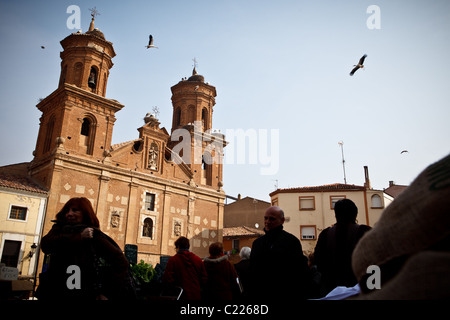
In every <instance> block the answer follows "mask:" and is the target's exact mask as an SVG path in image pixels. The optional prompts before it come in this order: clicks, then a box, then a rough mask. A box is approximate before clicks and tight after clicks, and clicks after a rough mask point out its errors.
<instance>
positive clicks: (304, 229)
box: [300, 226, 316, 240]
mask: <svg viewBox="0 0 450 320" xmlns="http://www.w3.org/2000/svg"><path fill="white" fill-rule="evenodd" d="M300 235H301V239H302V240H315V239H316V226H301V227H300Z"/></svg>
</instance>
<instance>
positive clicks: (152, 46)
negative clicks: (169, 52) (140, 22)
mask: <svg viewBox="0 0 450 320" xmlns="http://www.w3.org/2000/svg"><path fill="white" fill-rule="evenodd" d="M146 47H147V49H149V48H156V49H158V47H156V46H155V45H154V44H153V36H152V35H150V36H149V37H148V45H146Z"/></svg>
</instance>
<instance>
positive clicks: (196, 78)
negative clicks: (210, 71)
mask: <svg viewBox="0 0 450 320" xmlns="http://www.w3.org/2000/svg"><path fill="white" fill-rule="evenodd" d="M187 81H198V82H205V77H204V76H202V75H199V74H198V73H197V70H196V69H195V67H194V70H192V76H190V77H189V79H187Z"/></svg>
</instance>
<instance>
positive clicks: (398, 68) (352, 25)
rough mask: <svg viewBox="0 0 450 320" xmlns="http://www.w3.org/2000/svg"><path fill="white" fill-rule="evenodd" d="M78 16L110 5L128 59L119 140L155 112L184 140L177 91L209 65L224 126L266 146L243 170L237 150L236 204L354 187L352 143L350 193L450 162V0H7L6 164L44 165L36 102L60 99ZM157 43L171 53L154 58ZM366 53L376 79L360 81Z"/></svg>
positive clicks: (2, 114) (3, 59) (228, 182)
mask: <svg viewBox="0 0 450 320" xmlns="http://www.w3.org/2000/svg"><path fill="white" fill-rule="evenodd" d="M70 5H77V6H78V7H79V8H80V10H81V29H82V30H83V32H85V31H87V29H88V27H89V22H90V12H89V8H93V7H94V6H95V7H96V8H97V10H98V11H99V12H100V15H99V16H97V17H96V19H95V26H96V27H98V28H99V29H100V30H101V31H102V32H103V33H104V34H105V37H106V40H108V41H111V42H112V43H113V45H114V49H115V51H116V54H117V56H116V57H115V58H114V59H113V62H114V67H113V68H112V69H111V73H110V77H109V81H108V88H107V93H106V97H107V98H111V99H116V100H118V101H119V102H121V103H122V104H124V105H125V108H124V109H122V110H121V111H120V112H118V113H117V114H116V117H117V121H116V123H115V127H114V133H113V143H120V142H124V141H128V140H133V139H136V138H138V132H137V130H136V129H137V128H139V127H141V126H142V125H143V124H144V122H143V117H144V116H145V114H146V113H147V112H151V111H152V108H153V107H154V106H157V107H158V108H159V111H160V114H159V118H160V121H161V126H162V127H166V129H167V130H168V131H170V129H171V124H172V120H171V119H172V104H171V99H170V98H171V91H170V87H171V86H173V85H175V84H176V83H178V82H179V81H180V80H181V78H183V77H189V76H190V75H191V74H192V68H193V61H192V59H193V58H194V57H195V58H196V59H197V61H198V68H197V70H198V72H199V73H200V74H202V75H203V76H204V77H205V80H206V81H208V82H210V84H211V85H213V86H215V87H216V89H217V97H216V105H215V107H214V114H213V127H214V128H216V129H219V130H221V131H222V132H223V133H225V134H227V133H233V132H238V131H239V130H242V131H244V132H247V133H249V134H250V133H255V136H256V145H255V146H253V147H254V148H255V149H253V150H256V151H255V152H256V154H255V155H256V157H255V158H256V160H255V161H253V162H256V163H251V161H250V159H251V158H250V156H251V155H250V154H248V153H251V151H247V154H246V157H245V160H244V161H241V162H244V163H238V158H237V157H238V154H239V152H240V148H239V147H238V146H237V142H236V139H234V138H235V137H233V136H231V137H232V138H233V139H232V140H229V141H230V144H229V145H228V146H227V148H226V149H225V154H226V159H225V166H224V190H225V191H226V193H227V194H228V195H232V196H237V194H238V193H241V194H242V196H244V197H245V196H251V197H256V198H258V199H262V200H266V201H269V199H270V198H269V193H270V192H272V191H273V190H275V185H278V187H280V188H288V187H302V186H316V185H323V184H331V183H343V182H344V175H343V168H342V156H341V148H340V146H339V145H338V142H339V141H343V142H344V156H345V169H346V178H347V183H349V184H356V185H362V184H363V183H364V170H363V166H368V167H369V175H370V180H371V182H372V187H374V188H376V189H383V188H386V187H388V183H389V181H390V180H393V181H395V183H397V184H405V185H407V184H410V183H411V182H412V181H413V179H414V178H415V177H416V176H417V175H418V174H419V173H420V172H421V171H422V170H423V169H424V168H425V167H426V166H428V165H429V164H431V163H432V162H435V161H437V160H439V159H440V158H442V157H444V156H445V155H447V154H448V153H449V152H450V125H449V120H450V108H449V101H450V99H449V98H450V72H449V71H450V59H449V58H448V56H449V52H450V1H445V0H443V1H425V0H423V1H422V0H420V1H406V0H398V1H375V0H370V1H363V0H355V1H323V0H322V1H312V0H311V1H298V0H296V1H285V0H278V1H261V0H258V1H253V0H251V1H245V0H226V1H212V0H209V1H203V0H202V1H199V0H191V1H181V0H168V1H167V0H165V1H120V2H119V1H100V0H99V1H20V0H14V1H2V2H0V40H1V44H2V45H1V51H0V70H1V74H2V77H1V84H2V85H1V86H0V119H1V126H0V137H1V138H0V152H1V153H0V165H2V166H3V165H8V164H13V163H20V162H27V161H31V160H32V152H33V150H34V148H35V144H36V139H37V133H38V129H39V117H40V116H41V113H40V111H39V110H37V108H36V104H37V103H38V99H39V98H45V97H46V96H47V95H49V94H50V93H51V92H53V91H54V90H55V89H56V88H57V85H58V81H59V75H60V62H61V60H60V58H59V54H60V52H61V51H62V47H61V46H60V43H59V42H60V41H61V40H62V39H64V38H65V37H66V36H68V35H69V34H70V33H72V32H76V31H77V30H70V29H69V28H68V27H67V20H68V19H69V17H70V16H71V13H67V8H68V7H69V6H70ZM370 5H376V6H378V8H379V16H378V18H379V19H378V20H373V19H375V18H377V16H374V14H375V13H374V12H373V11H370V12H369V13H367V9H368V7H369V6H370ZM368 20H369V25H370V23H374V21H378V23H379V27H380V28H379V29H370V28H369V27H368V23H367V22H368ZM149 34H152V35H153V37H154V39H155V45H156V46H158V47H159V48H158V49H146V48H145V45H146V44H147V42H148V35H149ZM41 46H45V49H41ZM363 54H367V59H366V61H365V70H358V71H357V72H356V74H355V75H354V76H353V77H350V76H349V72H350V70H351V69H352V67H353V65H354V64H356V63H357V62H358V60H359V58H360V57H361V56H362V55H363ZM271 133H272V134H274V135H273V136H271ZM272 137H273V139H272ZM273 147H276V148H274V149H271V148H273ZM245 149H246V150H252V149H251V148H250V145H249V142H247V148H245ZM277 149H278V150H279V152H274V153H273V154H271V150H277ZM402 150H408V151H409V152H408V153H403V154H401V153H400V152H401V151H402ZM230 154H231V156H230ZM241 156H242V155H241ZM227 157H228V158H227ZM241 159H242V158H241ZM276 159H278V160H276ZM276 162H278V165H276ZM270 163H271V164H272V166H273V167H272V169H271V170H266V171H264V168H266V169H267V168H268V167H269V165H270ZM268 171H269V172H268ZM267 173H269V174H267Z"/></svg>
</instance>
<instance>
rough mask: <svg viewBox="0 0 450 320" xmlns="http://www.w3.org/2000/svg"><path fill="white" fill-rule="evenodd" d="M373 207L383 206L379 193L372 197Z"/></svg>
mask: <svg viewBox="0 0 450 320" xmlns="http://www.w3.org/2000/svg"><path fill="white" fill-rule="evenodd" d="M371 200H372V201H371V202H372V203H371V207H372V208H383V204H382V203H381V197H380V196H379V195H378V194H374V195H373V196H372V198H371Z"/></svg>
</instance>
